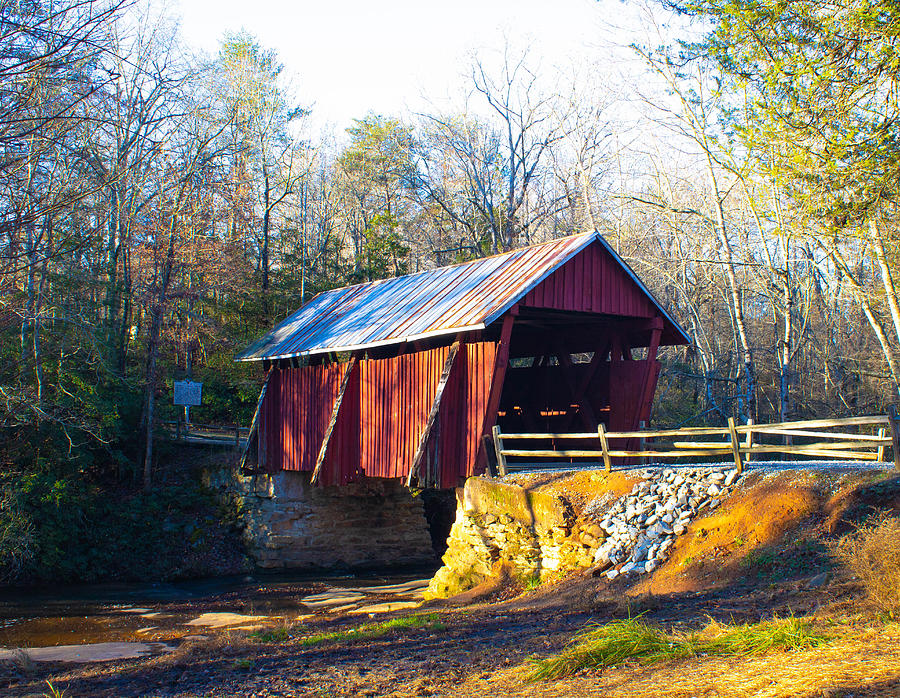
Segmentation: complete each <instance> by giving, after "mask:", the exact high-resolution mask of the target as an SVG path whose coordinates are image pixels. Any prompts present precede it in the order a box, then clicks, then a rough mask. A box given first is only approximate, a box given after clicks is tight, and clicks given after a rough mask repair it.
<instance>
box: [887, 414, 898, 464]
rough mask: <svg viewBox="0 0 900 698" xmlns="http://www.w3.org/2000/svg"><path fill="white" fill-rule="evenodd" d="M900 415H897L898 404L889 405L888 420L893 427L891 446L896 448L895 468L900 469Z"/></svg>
mask: <svg viewBox="0 0 900 698" xmlns="http://www.w3.org/2000/svg"><path fill="white" fill-rule="evenodd" d="M898 420H900V417H898V415H897V405H890V406H888V422H889V426H890V427H891V446H892V447H893V450H894V468H895V469H896V470H897V471H900V423H898Z"/></svg>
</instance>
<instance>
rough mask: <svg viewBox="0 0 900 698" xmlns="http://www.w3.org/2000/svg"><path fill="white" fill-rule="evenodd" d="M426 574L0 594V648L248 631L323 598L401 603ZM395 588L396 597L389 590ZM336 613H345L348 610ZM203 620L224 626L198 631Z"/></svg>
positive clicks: (264, 577)
mask: <svg viewBox="0 0 900 698" xmlns="http://www.w3.org/2000/svg"><path fill="white" fill-rule="evenodd" d="M433 572H434V569H433V568H432V569H421V568H420V569H410V570H403V571H397V572H390V573H386V574H384V573H383V574H379V573H377V572H372V573H366V574H359V575H343V576H337V575H321V574H320V575H309V574H298V573H284V572H279V573H255V574H250V575H241V576H235V577H216V578H210V579H197V580H187V581H181V582H160V583H132V584H99V585H83V586H55V587H46V588H30V589H7V590H3V591H0V648H6V649H13V648H20V647H26V648H36V647H55V646H59V645H83V644H89V643H100V642H167V641H178V640H182V639H185V638H190V637H193V636H196V635H197V634H198V633H205V632H208V631H209V628H221V627H228V626H240V625H243V626H244V629H249V627H248V623H251V622H254V621H257V620H258V621H262V620H266V621H270V622H271V621H283V622H291V621H296V620H297V619H298V618H299V619H302V618H303V617H304V616H306V615H308V614H309V613H311V612H313V611H317V610H318V611H323V610H324V611H328V610H330V609H329V608H325V609H323V608H322V607H321V604H314V603H310V605H307V604H304V603H303V600H302V599H303V598H304V597H308V596H311V595H321V594H322V593H326V594H327V595H329V594H330V595H331V596H334V597H336V598H338V600H340V596H341V593H342V592H346V593H347V595H348V597H350V598H349V600H350V601H353V600H354V599H356V600H358V601H365V602H378V601H385V600H394V599H404V600H405V599H409V598H415V596H416V591H415V590H416V589H417V588H418V587H417V584H416V582H415V580H423V579H424V578H427V577H430V576H431V574H432V573H433ZM398 585H399V588H400V591H398V590H396V589H395V588H394V587H397V586H398ZM408 589H411V591H407V590H408ZM349 605H352V603H351V604H349ZM343 606H344V610H347V608H348V604H344V605H343ZM232 614H234V615H233V616H232ZM243 617H247V618H246V619H244V618H243ZM205 618H219V619H221V618H224V619H225V620H224V621H221V622H219V623H206V622H204V620H203V619H205ZM229 621H230V622H229ZM240 621H243V622H240Z"/></svg>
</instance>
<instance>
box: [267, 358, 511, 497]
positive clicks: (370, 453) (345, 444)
mask: <svg viewBox="0 0 900 698" xmlns="http://www.w3.org/2000/svg"><path fill="white" fill-rule="evenodd" d="M448 354H449V347H438V348H436V349H430V350H426V351H420V352H414V353H410V354H403V355H401V356H396V357H391V358H387V359H369V360H362V361H359V362H358V365H357V368H356V369H355V370H354V374H353V375H352V376H351V378H350V381H349V383H348V385H347V389H346V391H345V393H344V398H343V400H342V402H341V407H340V411H339V413H338V421H337V423H336V425H335V428H334V431H333V433H332V437H331V441H330V442H329V448H328V451H327V452H326V458H325V460H324V463H323V467H322V470H321V473H320V480H321V483H322V484H323V485H335V484H347V483H348V482H352V481H354V480H355V479H357V478H358V477H360V476H361V475H364V476H367V477H383V478H405V477H406V476H407V475H408V474H409V471H410V468H411V467H412V463H413V458H414V457H415V453H416V449H417V447H418V445H419V441H420V440H421V438H422V432H423V431H424V428H425V424H426V421H427V419H428V414H429V412H430V410H431V406H432V404H433V402H434V396H435V393H436V392H437V386H438V383H439V381H440V376H441V372H442V370H443V368H444V364H445V362H446V360H447V356H448ZM495 355H496V344H495V343H493V342H476V343H472V344H466V345H463V346H462V347H461V348H460V351H459V353H458V354H457V357H456V362H455V364H454V370H453V372H452V373H451V375H450V380H449V381H448V384H447V386H446V388H445V390H444V394H443V399H442V401H441V408H440V411H439V413H438V414H439V418H438V422H437V424H438V426H437V428H436V429H435V430H434V432H433V434H435V435H437V438H436V439H431V440H430V442H429V444H428V447H429V448H428V458H430V459H431V462H430V463H427V462H426V463H423V465H422V467H423V469H424V468H427V467H430V468H432V470H431V471H430V472H431V473H432V478H433V480H434V482H436V483H437V482H440V483H441V486H444V487H455V486H456V485H458V484H459V478H460V477H466V476H468V475H473V474H475V456H476V453H477V446H478V438H479V437H480V434H481V429H482V426H483V424H484V417H485V409H486V405H487V393H488V390H489V388H490V381H491V372H492V371H493V366H494V357H495ZM347 366H348V364H338V365H331V366H324V365H320V366H305V367H303V368H285V369H280V370H274V371H273V372H272V375H271V378H270V379H269V387H268V389H267V392H266V396H265V399H264V400H263V405H262V408H261V410H260V434H262V435H264V438H261V439H260V442H259V457H260V463H261V464H262V465H263V467H264V469H265V470H266V471H267V472H274V471H277V470H300V471H306V472H311V471H312V470H313V468H314V467H315V463H316V459H317V457H318V454H319V449H320V448H321V445H322V440H323V438H324V435H325V430H326V428H327V426H328V422H329V420H330V419H331V414H332V410H333V408H334V403H335V400H336V399H337V394H338V390H339V388H340V384H341V380H342V379H343V377H344V372H345V371H346V370H347ZM428 458H426V460H428Z"/></svg>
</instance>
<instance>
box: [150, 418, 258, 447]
mask: <svg viewBox="0 0 900 698" xmlns="http://www.w3.org/2000/svg"><path fill="white" fill-rule="evenodd" d="M163 425H164V426H165V428H166V430H167V431H168V432H169V437H170V438H171V439H172V440H173V441H180V442H182V443H189V444H200V445H207V446H234V447H235V448H240V447H241V446H243V445H244V444H246V442H247V437H248V436H249V434H250V430H249V429H248V428H247V427H242V426H239V425H237V424H235V425H234V426H233V427H229V426H221V425H213V424H193V423H192V424H188V425H185V423H184V422H181V421H177V422H163Z"/></svg>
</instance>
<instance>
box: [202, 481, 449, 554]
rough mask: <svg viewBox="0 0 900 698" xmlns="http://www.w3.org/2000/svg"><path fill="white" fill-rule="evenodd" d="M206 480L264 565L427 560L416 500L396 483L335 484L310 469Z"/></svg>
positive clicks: (425, 531) (249, 549)
mask: <svg viewBox="0 0 900 698" xmlns="http://www.w3.org/2000/svg"><path fill="white" fill-rule="evenodd" d="M206 481H207V485H208V486H209V487H210V488H212V489H213V490H214V491H215V492H217V494H218V495H219V497H220V498H221V499H222V500H224V501H228V502H230V503H231V504H232V505H233V506H234V507H235V509H236V511H237V513H238V516H239V521H240V523H241V525H242V526H243V537H244V542H245V544H246V547H247V552H248V554H249V555H250V556H251V557H252V558H253V559H254V561H255V562H256V564H257V565H258V566H260V567H263V568H267V569H298V570H311V571H312V570H340V569H373V568H379V569H381V568H391V567H398V568H399V567H410V566H419V565H422V566H424V565H432V564H434V563H435V562H436V561H437V559H436V555H435V553H434V549H433V548H432V545H431V537H430V535H429V532H428V527H427V522H426V519H425V512H424V508H423V504H422V500H421V498H417V497H414V496H413V495H412V494H411V493H410V492H409V490H407V489H406V488H405V487H403V486H402V484H401V483H400V482H399V481H395V480H382V479H365V480H362V481H360V482H356V483H353V484H351V485H346V486H341V487H317V486H313V485H311V484H310V475H309V473H298V472H287V471H283V472H279V473H275V474H272V475H264V474H261V475H252V476H242V475H240V474H238V473H237V472H235V471H234V470H232V469H223V470H219V471H214V472H209V473H207V476H206Z"/></svg>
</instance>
